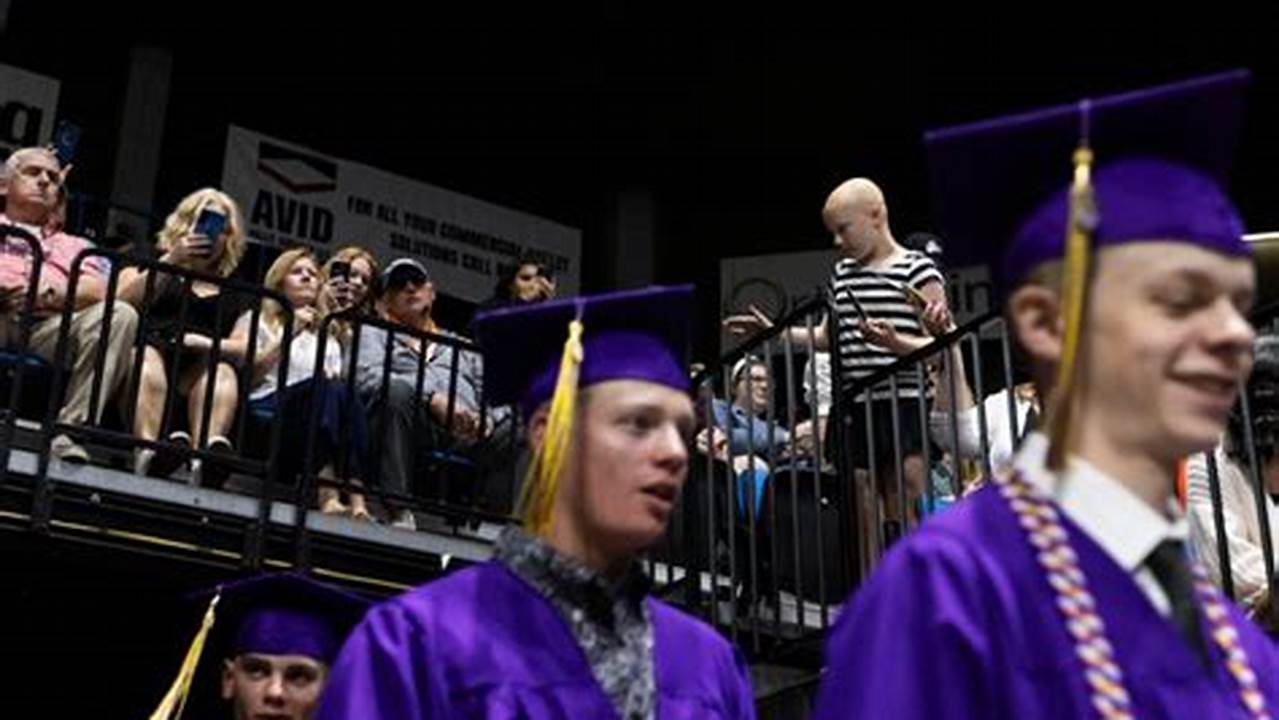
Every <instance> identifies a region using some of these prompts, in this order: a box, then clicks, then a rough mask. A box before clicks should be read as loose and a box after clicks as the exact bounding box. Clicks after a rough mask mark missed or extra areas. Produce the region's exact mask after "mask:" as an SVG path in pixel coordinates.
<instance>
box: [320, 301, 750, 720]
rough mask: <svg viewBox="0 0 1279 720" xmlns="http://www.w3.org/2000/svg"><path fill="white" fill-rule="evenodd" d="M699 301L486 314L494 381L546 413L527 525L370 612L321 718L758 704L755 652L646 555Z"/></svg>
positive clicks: (674, 470) (632, 714)
mask: <svg viewBox="0 0 1279 720" xmlns="http://www.w3.org/2000/svg"><path fill="white" fill-rule="evenodd" d="M691 310H692V292H691V288H659V289H651V290H646V291H635V292H630V293H616V294H613V295H606V296H599V297H594V298H583V299H581V301H580V304H579V302H576V301H565V302H552V303H546V304H543V305H540V306H537V307H527V308H521V309H519V310H514V311H508V312H504V313H489V314H487V315H481V316H480V317H479V318H478V319H477V322H476V330H477V335H478V337H479V339H480V342H481V344H482V346H483V348H484V351H485V353H486V358H487V359H488V363H487V364H486V366H487V372H486V375H485V378H484V379H485V384H486V385H487V386H489V387H490V388H491V390H492V393H493V396H494V400H495V401H496V402H501V403H519V405H520V408H521V410H522V412H523V413H524V417H525V418H526V419H527V427H528V428H529V445H530V449H531V450H532V451H533V453H534V459H533V461H532V464H531V469H530V473H529V476H528V481H527V483H526V485H525V494H524V497H523V502H522V503H521V510H522V512H521V515H522V516H523V520H524V522H523V527H522V528H521V527H516V526H510V527H508V528H506V529H505V530H504V531H503V533H502V535H501V536H500V537H499V539H498V541H497V547H496V554H495V557H494V559H493V560H492V561H490V562H486V563H480V564H477V565H472V566H471V567H469V568H465V569H463V570H459V571H456V572H453V573H450V574H449V575H448V576H447V577H445V578H443V579H442V580H438V581H435V582H433V583H430V584H427V585H425V586H423V587H421V588H418V589H416V590H414V591H412V592H410V593H408V594H406V595H404V596H401V597H399V598H396V599H394V600H392V601H390V602H388V603H386V604H385V605H382V606H380V607H378V608H375V609H374V610H372V611H370V612H369V613H368V615H367V616H366V619H365V620H364V622H362V623H361V624H360V626H359V627H358V628H356V630H355V632H354V633H353V634H352V635H351V639H350V640H349V641H348V642H347V644H346V646H345V647H344V648H343V651H342V655H341V657H339V658H338V661H337V663H336V664H335V665H334V668H333V681H332V683H331V684H330V685H329V688H328V690H327V691H326V692H325V695H324V698H323V701H322V702H321V706H320V710H319V715H318V718H320V719H321V720H337V719H338V718H361V719H362V720H390V719H391V718H498V717H507V718H515V717H520V718H551V717H555V718H574V719H577V718H592V719H594V718H657V717H661V718H666V719H670V718H677V719H683V718H719V719H723V720H744V719H746V718H753V717H754V716H755V708H754V699H753V698H752V696H751V691H750V676H749V673H748V672H747V671H746V667H745V664H744V662H743V661H742V657H741V654H740V653H739V652H737V651H735V650H734V648H733V647H732V646H731V645H730V644H729V643H728V642H727V641H725V640H724V638H723V637H722V636H721V635H720V634H719V633H717V632H715V631H714V630H712V629H711V628H709V627H707V626H706V625H703V624H702V623H700V622H698V621H696V620H694V619H692V618H690V617H688V616H686V615H684V614H683V613H681V612H680V611H678V610H675V609H674V608H672V607H670V606H669V605H667V604H666V603H664V602H661V601H660V600H658V599H657V598H654V597H652V596H650V595H649V594H648V590H647V589H648V587H649V583H648V581H647V580H646V578H645V577H644V574H643V571H642V570H641V563H640V558H641V553H643V552H644V551H645V550H646V549H647V548H648V547H650V546H652V545H653V544H655V543H657V542H659V541H660V540H661V538H662V537H663V536H664V534H665V532H666V527H667V523H668V521H669V518H670V516H671V512H672V510H673V508H674V502H675V500H676V498H677V496H678V494H679V492H680V489H681V488H682V486H683V484H684V480H685V477H686V475H687V473H688V451H687V448H686V445H685V444H686V442H687V441H688V437H689V435H691V434H692V429H693V425H694V420H693V411H692V406H691V403H690V401H689V398H688V376H687V374H686V373H685V368H684V365H683V362H684V358H683V356H684V353H685V351H686V348H685V344H686V342H687V326H688V317H689V313H690V312H691ZM575 317H580V324H578V325H574V326H573V327H574V328H575V329H573V330H570V327H569V326H570V322H571V321H573V320H574V318H575ZM576 329H580V330H581V333H580V335H579V334H577V333H576ZM571 337H577V338H580V345H578V344H577V343H575V342H573V341H572V340H569V338H571ZM566 341H568V342H569V343H571V344H570V345H569V347H570V349H571V350H577V349H580V351H581V352H580V353H577V352H572V351H570V352H565V350H564V348H565V347H566ZM561 368H563V370H561Z"/></svg>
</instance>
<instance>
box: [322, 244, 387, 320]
mask: <svg viewBox="0 0 1279 720" xmlns="http://www.w3.org/2000/svg"><path fill="white" fill-rule="evenodd" d="M323 269H324V277H325V278H326V282H325V284H324V289H323V291H322V292H321V293H320V302H321V303H322V304H323V306H324V309H325V310H327V311H328V312H335V313H336V312H342V311H343V310H346V309H347V308H350V307H356V308H359V309H360V314H362V315H372V314H373V298H374V296H375V295H376V293H374V292H373V282H374V280H375V279H376V278H377V276H378V272H379V268H378V262H377V258H375V257H373V253H371V252H369V251H368V250H365V249H364V248H362V247H360V246H359V245H347V246H346V247H344V248H341V249H339V250H338V251H336V252H334V253H333V254H332V255H330V256H329V259H328V261H327V262H325V263H324V268H323Z"/></svg>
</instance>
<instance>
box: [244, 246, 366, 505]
mask: <svg viewBox="0 0 1279 720" xmlns="http://www.w3.org/2000/svg"><path fill="white" fill-rule="evenodd" d="M263 284H264V285H265V286H266V287H267V288H268V289H270V290H274V291H276V292H279V293H282V294H283V295H284V296H285V297H286V298H288V299H289V302H290V303H292V306H293V307H292V311H293V312H292V315H293V339H292V342H291V343H290V344H289V365H288V374H287V380H286V382H287V385H286V386H285V388H284V389H283V390H280V388H279V378H280V361H281V359H282V358H281V350H282V348H283V340H284V322H285V317H286V316H285V313H284V310H283V308H281V307H279V305H277V304H276V303H275V302H272V301H267V302H266V303H264V307H263V308H262V312H261V314H260V315H259V317H258V339H257V347H256V349H255V354H256V355H257V358H256V360H255V361H254V362H253V364H252V367H251V369H250V374H251V377H252V385H251V389H250V390H249V407H250V409H251V410H253V412H254V414H257V415H261V416H264V417H270V416H273V415H274V414H275V413H277V412H282V413H283V414H284V420H283V428H284V431H283V434H282V436H281V439H280V447H281V448H282V449H283V452H281V453H280V456H279V468H280V477H281V478H282V479H284V480H286V481H287V480H291V479H293V478H295V477H298V475H299V473H301V472H302V471H303V470H304V464H303V459H302V458H301V456H300V453H301V452H303V451H304V450H305V449H306V448H310V447H314V455H313V456H312V463H313V465H312V467H313V468H315V469H316V470H317V473H316V474H317V477H318V478H319V479H320V481H322V483H324V484H321V485H320V486H319V488H318V490H317V491H316V494H317V497H318V498H319V505H320V511H321V512H323V513H325V514H327V515H341V514H346V513H348V512H349V513H350V514H351V516H352V517H354V518H357V519H361V520H372V519H373V518H372V516H371V515H370V514H369V510H368V507H367V505H366V504H365V501H364V495H363V494H362V493H360V492H352V493H350V502H351V504H350V507H349V508H348V506H346V505H344V504H343V503H342V501H341V498H340V496H339V491H338V488H337V486H336V484H335V483H337V482H338V472H337V471H338V469H339V468H340V469H342V470H343V471H344V472H343V477H345V478H351V479H352V480H353V482H355V483H358V482H359V480H358V478H359V477H360V472H361V460H362V458H363V457H364V451H365V449H366V447H367V434H368V433H367V430H366V428H365V419H364V409H363V408H362V407H360V406H359V403H358V401H357V400H356V399H355V398H352V397H349V396H348V395H347V392H346V385H345V384H343V382H342V378H341V376H342V347H341V344H340V343H339V341H338V339H337V338H336V337H334V336H333V335H332V334H330V335H328V336H327V337H326V338H325V344H324V350H323V355H322V356H320V362H321V365H320V366H319V367H317V366H316V360H317V355H318V353H319V334H318V332H319V329H320V321H321V320H323V314H322V313H323V311H322V310H321V309H320V306H319V297H320V290H321V287H322V282H321V278H320V267H319V261H318V260H317V259H316V257H315V254H314V253H313V252H311V251H310V250H308V249H305V248H295V249H292V250H286V251H285V252H283V253H281V255H280V257H278V258H276V260H275V262H273V263H271V267H270V268H269V269H268V270H267V272H266V280H265V281H264V282H263ZM251 322H252V317H251V314H250V313H248V312H246V313H245V314H243V315H241V316H240V319H239V320H238V321H237V322H236V324H235V329H234V330H233V331H232V332H231V340H233V341H235V342H237V343H247V342H248V337H249V330H250V323H251ZM313 416H318V417H316V418H315V419H314V422H315V424H316V435H315V440H314V444H313V445H312V444H311V443H310V442H309V441H308V433H309V432H310V423H311V422H313V420H312V417H313ZM343 455H345V459H343ZM324 481H327V482H324Z"/></svg>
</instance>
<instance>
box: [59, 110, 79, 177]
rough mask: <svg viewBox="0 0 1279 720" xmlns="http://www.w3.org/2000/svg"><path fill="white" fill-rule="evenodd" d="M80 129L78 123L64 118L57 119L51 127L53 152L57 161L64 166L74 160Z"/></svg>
mask: <svg viewBox="0 0 1279 720" xmlns="http://www.w3.org/2000/svg"><path fill="white" fill-rule="evenodd" d="M81 133H82V131H81V129H80V126H79V125H76V124H75V123H73V122H68V121H66V120H59V121H58V124H57V125H56V126H55V127H54V129H53V153H54V154H55V155H57V156H58V162H59V163H61V164H62V167H64V168H65V167H66V166H68V165H70V164H71V163H72V161H74V160H75V153H76V148H77V147H79V145H80V135H81Z"/></svg>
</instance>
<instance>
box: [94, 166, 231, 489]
mask: <svg viewBox="0 0 1279 720" xmlns="http://www.w3.org/2000/svg"><path fill="white" fill-rule="evenodd" d="M244 249H245V240H244V222H243V220H242V215H241V214H240V208H239V207H238V206H237V205H236V203H235V201H234V200H232V199H231V198H230V197H229V196H227V195H226V194H225V193H222V192H221V191H218V190H215V189H212V188H204V189H202V190H197V191H196V192H193V193H191V194H190V195H188V196H186V197H185V198H183V199H182V201H181V202H179V203H178V206H177V208H176V209H175V210H174V211H173V212H172V213H170V214H169V217H168V218H167V219H166V220H165V223H164V227H163V228H162V229H161V230H160V232H159V233H158V234H157V236H156V252H157V253H158V259H159V260H160V261H161V262H164V263H168V264H170V265H174V266H177V267H179V268H183V269H186V270H193V271H197V272H201V273H207V274H210V275H216V276H218V277H223V278H225V277H228V276H229V275H231V273H232V272H234V271H235V268H236V266H238V265H239V264H240V259H241V258H242V257H243V256H244ZM150 274H151V271H149V270H146V269H142V268H139V267H128V268H125V269H123V270H122V271H121V272H120V281H119V283H120V285H119V290H118V292H119V298H120V299H121V300H123V301H125V302H128V303H130V304H131V305H133V306H134V307H136V308H137V309H138V313H139V315H142V316H143V317H144V318H145V320H144V323H143V327H144V328H145V331H146V334H145V349H144V352H143V355H142V372H141V380H140V384H139V388H138V404H137V412H136V414H135V416H134V421H133V432H134V434H135V435H136V436H137V437H139V438H142V439H144V440H155V439H156V438H157V437H158V436H159V433H160V429H161V427H162V425H164V424H165V423H164V420H165V415H166V413H167V412H168V408H166V407H165V399H166V397H167V391H168V388H169V386H170V384H173V383H176V390H177V395H178V396H180V397H181V396H185V397H186V406H187V420H188V426H187V427H188V428H189V430H190V432H187V431H185V430H173V431H172V432H170V433H169V435H168V438H167V439H168V441H169V443H170V445H169V446H167V447H161V448H160V450H158V451H157V450H152V449H149V448H143V449H140V450H138V451H137V453H136V454H135V461H134V468H135V471H136V472H138V473H139V474H149V475H152V476H154V477H168V476H169V475H171V474H172V473H173V472H174V471H175V470H177V469H178V468H179V467H181V466H182V465H183V464H184V463H185V462H186V459H187V454H186V453H185V452H182V450H183V449H186V448H190V447H192V446H193V445H194V444H195V443H194V442H193V440H192V439H193V438H197V439H198V438H201V437H203V436H204V432H203V431H204V428H202V427H201V421H202V419H203V417H204V404H205V396H206V394H207V393H206V386H207V383H208V380H209V377H210V375H212V376H214V377H215V381H214V389H213V403H212V405H213V406H212V411H211V413H210V416H209V427H208V429H207V438H208V439H207V443H206V447H207V449H208V450H210V451H212V452H215V453H223V454H230V452H231V441H230V440H229V439H228V434H229V433H230V429H231V425H232V423H233V422H234V420H235V411H236V405H237V401H238V396H239V386H238V383H237V379H236V373H235V369H234V364H236V363H238V362H239V361H240V360H241V359H242V358H243V356H244V352H245V350H246V348H245V347H244V346H243V345H240V344H237V343H234V342H230V341H222V342H221V343H220V348H219V354H218V356H217V357H214V356H213V339H214V338H225V337H226V336H227V333H228V332H229V331H230V329H231V327H232V324H233V323H234V322H235V318H236V316H237V315H238V314H239V310H240V308H241V307H242V306H243V304H244V302H245V300H246V299H245V298H244V297H236V296H234V294H233V293H224V292H223V291H222V288H220V287H219V286H218V285H216V284H214V283H211V282H205V281H203V280H191V281H188V280H187V279H185V278H182V277H179V276H176V275H173V274H170V273H164V272H158V273H157V277H155V278H154V279H149V278H148V276H149V275H150ZM148 284H151V285H152V288H151V290H150V292H148V290H147V286H148ZM184 310H185V312H184ZM210 366H214V367H215V369H214V370H212V372H211V371H210ZM193 469H195V468H193ZM202 470H203V472H202V473H197V474H202V479H201V484H205V485H212V486H220V485H221V483H222V481H223V480H224V479H225V477H226V470H225V468H224V467H222V466H221V465H220V464H217V463H214V464H210V465H208V466H207V467H204V468H203V469H202Z"/></svg>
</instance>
